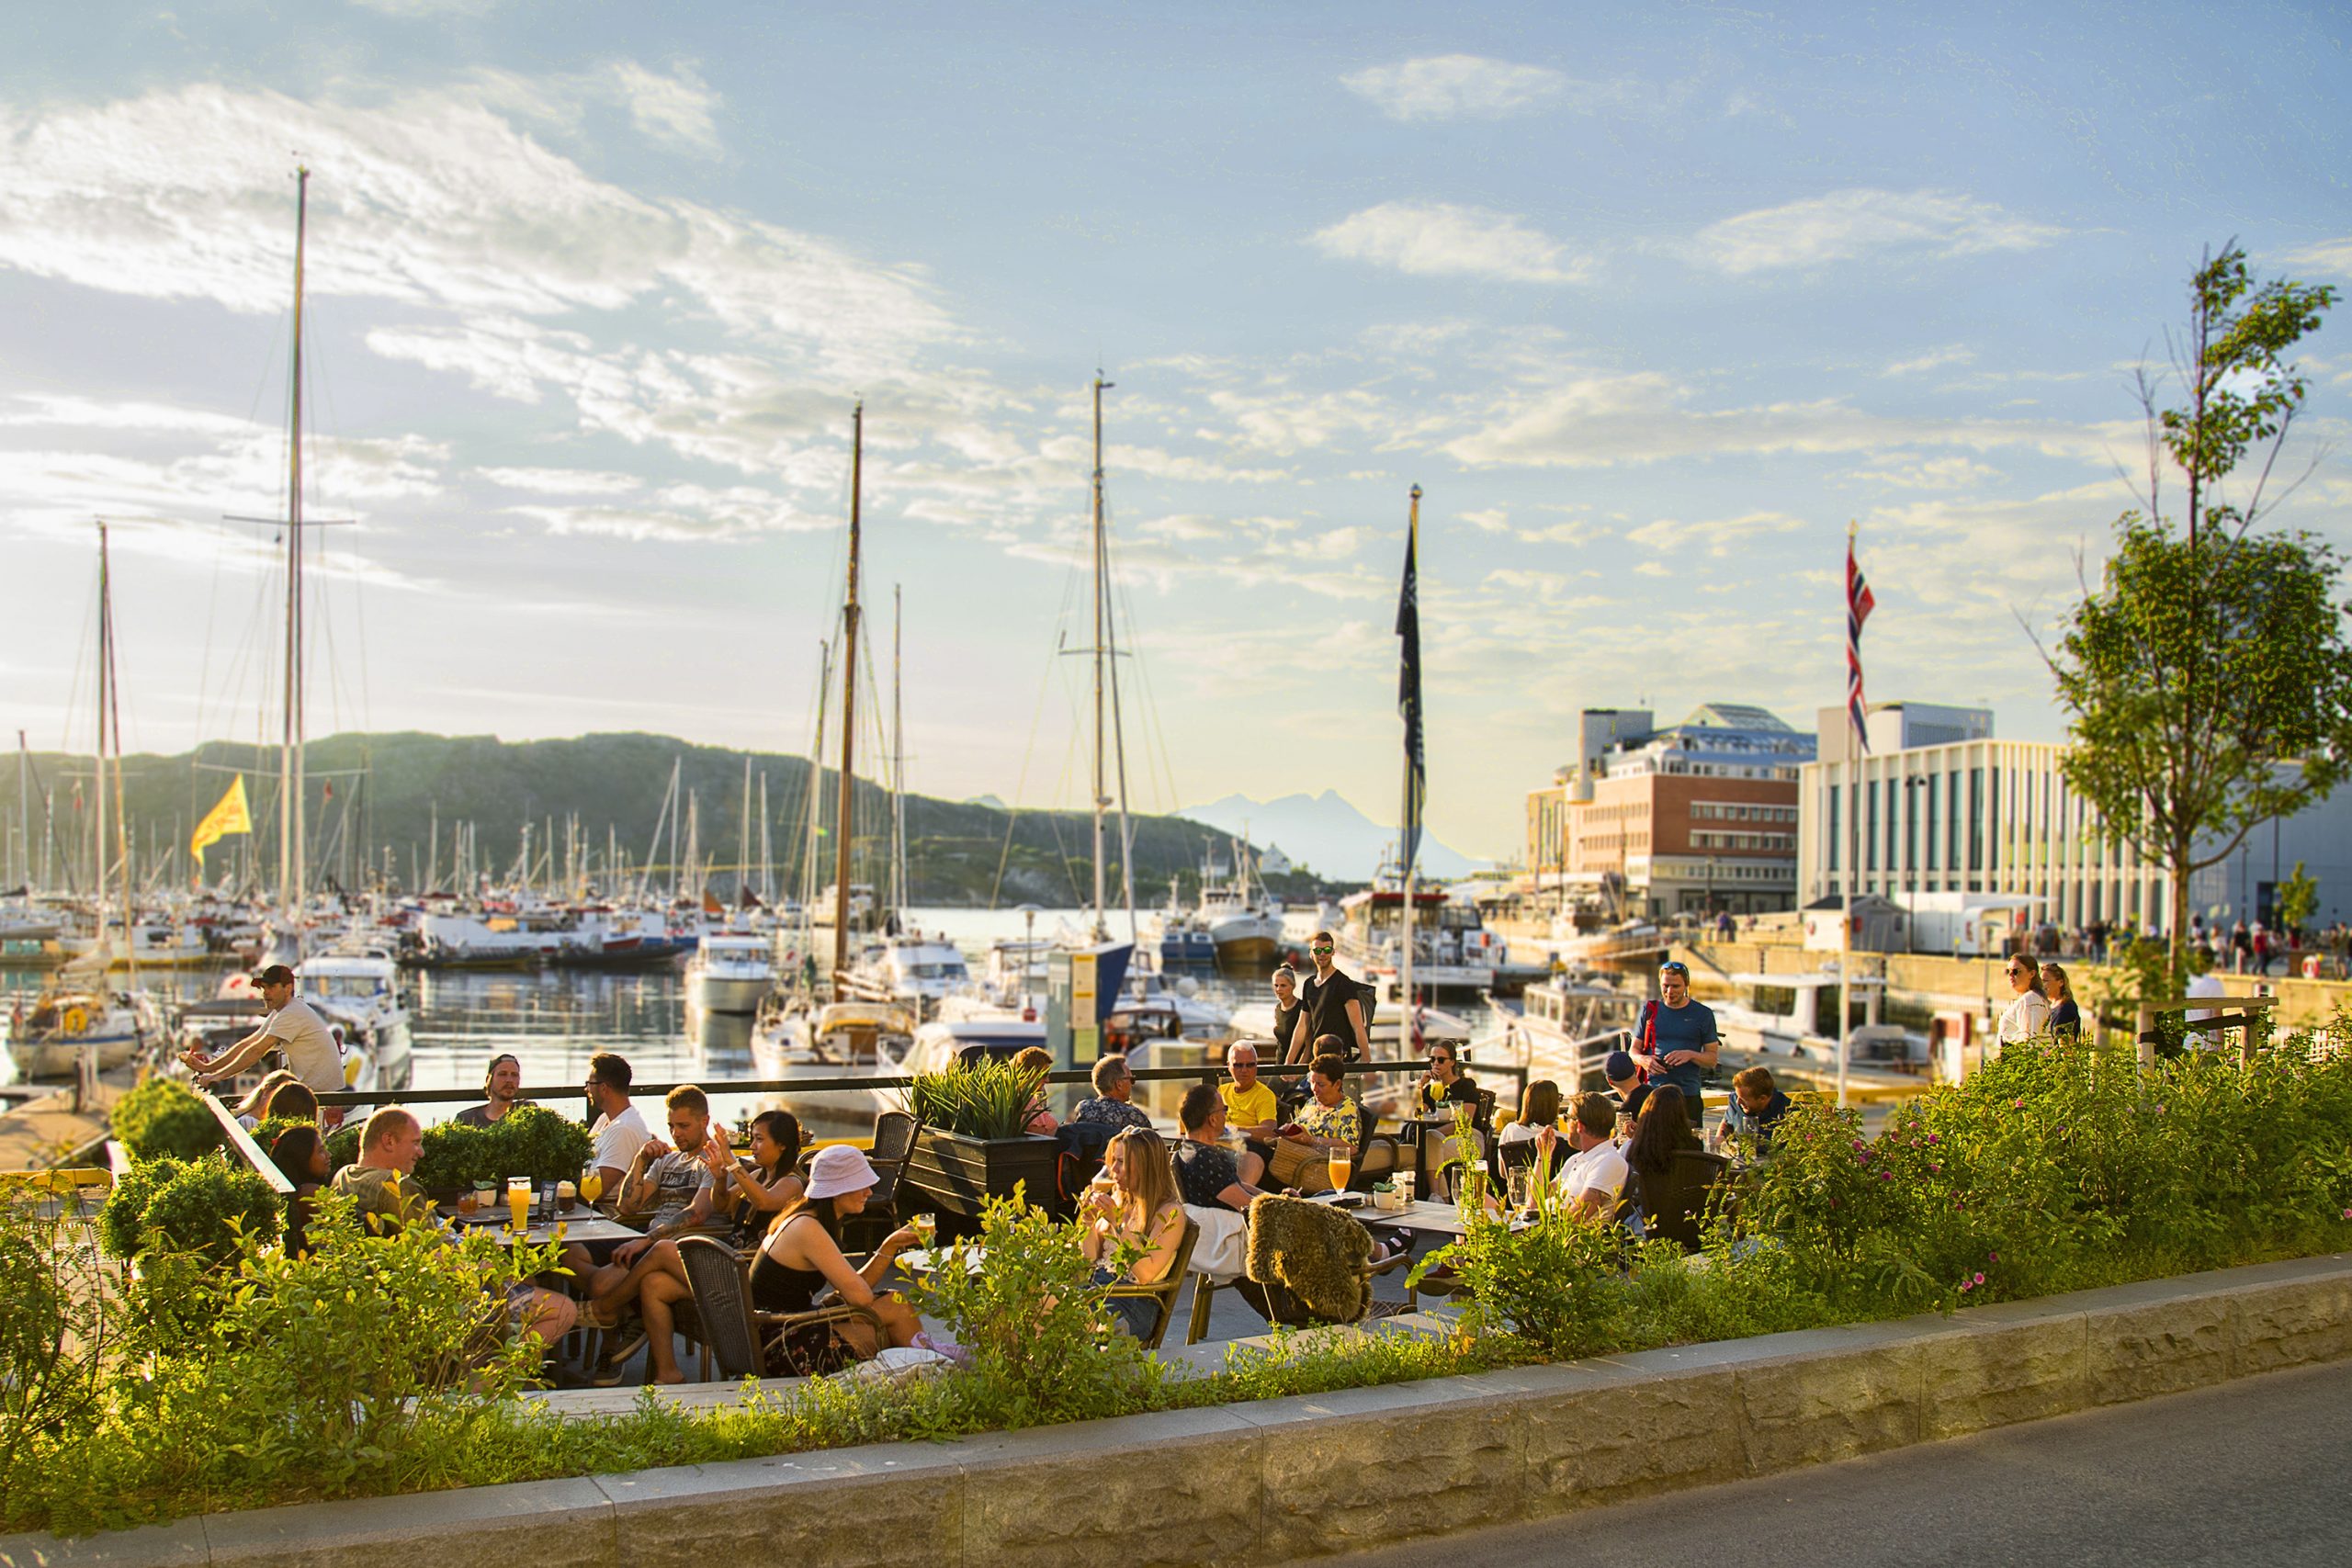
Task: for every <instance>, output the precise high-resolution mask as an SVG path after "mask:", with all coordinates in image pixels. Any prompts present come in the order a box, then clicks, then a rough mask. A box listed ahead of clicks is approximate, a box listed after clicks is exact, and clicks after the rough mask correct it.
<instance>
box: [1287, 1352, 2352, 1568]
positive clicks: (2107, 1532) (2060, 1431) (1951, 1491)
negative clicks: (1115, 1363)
mask: <svg viewBox="0 0 2352 1568" xmlns="http://www.w3.org/2000/svg"><path fill="white" fill-rule="evenodd" d="M2347 1455H2352V1363H2343V1362H2338V1363H2336V1364H2335V1365H2332V1366H2322V1367H2309V1368H2303V1369H2301V1370H2298V1371H2285V1372H2274V1373H2271V1374H2269V1375H2267V1376H2265V1377H2258V1378H2248V1379H2245V1380H2244V1381H2242V1382H2233V1383H2225V1384H2223V1385H2222V1386H2220V1387H2218V1388H2208V1389H2199V1390H2198V1391H2197V1392H2195V1393H2181V1394H2175V1395H2172V1396H2171V1397H2169V1398H2166V1399H2160V1400H2155V1401H2152V1402H2150V1403H2148V1404H2134V1405H2128V1406H2125V1407H2123V1408H2120V1409H2113V1410H2098V1411H2089V1412H2086V1413H2084V1414H2082V1415H2077V1416H2057V1417H2054V1418H2052V1419H2051V1420H2047V1421H2037V1422H2032V1423H2029V1424H2027V1425H2024V1426H2019V1427H2004V1428H2002V1429H2000V1430H1997V1431H1991V1432H1980V1433H1977V1434H1975V1435H1974V1436H1972V1437H1966V1438H1952V1439H1951V1440H1950V1441H1948V1442H1942V1443H1934V1444H1928V1445H1923V1446H1921V1447H1918V1448H1911V1449H1904V1450H1898V1451H1896V1452H1893V1453H1884V1454H1875V1455H1872V1456H1871V1457H1869V1458H1867V1459H1858V1460H1849V1461H1846V1462H1844V1463H1842V1464H1831V1465H1823V1466H1820V1467H1817V1468H1815V1469H1812V1470H1801V1471H1794V1472H1790V1473H1787V1474H1782V1475H1770V1476H1764V1477H1761V1478H1758V1479H1755V1480H1747V1481H1735V1482H1729V1483H1724V1484H1723V1485H1718V1486H1708V1487H1702V1488H1700V1489H1698V1490H1696V1491H1691V1492H1679V1493H1675V1494H1672V1495H1667V1496H1660V1497H1650V1498H1645V1499H1642V1500H1641V1501H1638V1502H1632V1503H1622V1504H1617V1505H1615V1506H1604V1507H1600V1508H1594V1509H1591V1510H1589V1511H1587V1512H1584V1513H1579V1514H1572V1515H1569V1516H1566V1517H1561V1518H1550V1519H1544V1520H1540V1521H1538V1522H1536V1523H1533V1524H1522V1525H1511V1526H1508V1527H1504V1528H1501V1529H1487V1530H1479V1531H1475V1532H1472V1533H1469V1534H1464V1535H1461V1536H1457V1537H1454V1538H1453V1539H1452V1540H1448V1541H1446V1542H1445V1543H1444V1548H1443V1550H1444V1551H1445V1552H1446V1553H1447V1554H1448V1555H1450V1556H1452V1557H1453V1558H1454V1559H1456V1560H1457V1561H1461V1562H1476V1563H1480V1564H1484V1565H1490V1568H1519V1565H1521V1564H1525V1565H1528V1568H1533V1565H1534V1564H1538V1563H1554V1562H1606V1563H1608V1564H1610V1568H1653V1565H1655V1568H1685V1565H1686V1564H1689V1563H1692V1562H1736V1563H1738V1564H1739V1565H1740V1568H1828V1565H1831V1564H1836V1565H1838V1568H1873V1565H1876V1564H1886V1565H1888V1568H1895V1565H1898V1564H1899V1565H1900V1568H1933V1565H1935V1564H1941V1563H1951V1564H1963V1563H1966V1564H1973V1563H1998V1564H2002V1565H2003V1568H2044V1565H2047V1568H2104V1565H2107V1564H2114V1565H2116V1568H2146V1565H2149V1564H2157V1563H2162V1564H2179V1565H2183V1568H2186V1565H2188V1564H2204V1563H2213V1564H2227V1565H2229V1568H2291V1565H2296V1564H2303V1563H2309V1564H2312V1565H2313V1568H2319V1565H2323V1564H2325V1565H2330V1568H2332V1565H2334V1564H2336V1563H2341V1562H2352V1487H2347V1486H2346V1484H2345V1472H2346V1456H2347ZM1430 1554H1431V1547H1430V1543H1429V1542H1427V1541H1415V1542H1413V1543H1412V1544H1410V1545H1408V1546H1399V1547H1394V1548H1390V1549H1387V1550H1385V1551H1371V1552H1363V1553H1360V1554H1358V1555H1355V1556H1351V1557H1345V1558H1337V1559H1331V1558H1326V1559H1323V1560H1322V1561H1324V1562H1344V1563H1349V1564H1352V1565H1355V1568H1419V1565H1420V1564H1423V1563H1426V1562H1429V1561H1430Z"/></svg>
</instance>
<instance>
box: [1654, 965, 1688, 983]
mask: <svg viewBox="0 0 2352 1568" xmlns="http://www.w3.org/2000/svg"><path fill="white" fill-rule="evenodd" d="M1657 972H1658V973H1659V974H1661V975H1679V976H1682V977H1683V978H1684V979H1686V980H1688V979H1689V978H1691V971H1690V970H1689V969H1688V968H1686V967H1684V966H1683V965H1682V964H1659V965H1658V966H1657Z"/></svg>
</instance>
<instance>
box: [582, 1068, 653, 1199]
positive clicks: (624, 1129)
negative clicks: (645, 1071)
mask: <svg viewBox="0 0 2352 1568" xmlns="http://www.w3.org/2000/svg"><path fill="white" fill-rule="evenodd" d="M634 1076H635V1075H634V1074H633V1073H632V1072H631V1070H630V1068H629V1065H628V1057H626V1056H622V1055H616V1053H614V1052H611V1051H599V1052H597V1053H596V1054H595V1055H593V1056H591V1057H589V1058H588V1082H587V1085H586V1092H587V1095H588V1103H589V1105H590V1106H591V1107H592V1108H593V1109H594V1111H595V1112H596V1120H595V1122H594V1124H593V1125H592V1126H590V1127H589V1129H588V1135H589V1136H590V1137H592V1138H594V1139H595V1140H596V1152H595V1153H594V1154H593V1155H591V1156H589V1159H590V1161H591V1163H593V1164H594V1165H595V1167H596V1168H598V1169H599V1170H600V1171H602V1172H603V1174H604V1180H605V1191H606V1192H609V1193H611V1194H612V1195H613V1196H614V1197H615V1198H616V1199H617V1198H618V1197H619V1196H620V1190H621V1183H622V1181H624V1180H625V1179H627V1178H628V1172H629V1166H630V1162H631V1161H633V1160H635V1159H636V1158H637V1151H638V1150H639V1148H640V1147H642V1146H643V1145H644V1144H645V1141H646V1140H647V1139H648V1138H650V1137H651V1136H653V1129H652V1128H650V1127H649V1126H647V1125H646V1124H645V1118H644V1117H643V1116H641V1115H639V1113H638V1109H637V1107H636V1106H634V1105H632V1104H631V1103H629V1098H628V1086H629V1083H630V1081H631V1079H632V1078H633V1077H634Z"/></svg>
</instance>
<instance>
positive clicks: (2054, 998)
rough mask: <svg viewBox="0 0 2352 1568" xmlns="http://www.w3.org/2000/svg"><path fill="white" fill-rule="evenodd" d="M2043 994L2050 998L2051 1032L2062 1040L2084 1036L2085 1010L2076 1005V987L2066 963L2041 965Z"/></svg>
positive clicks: (2077, 1038)
mask: <svg viewBox="0 0 2352 1568" xmlns="http://www.w3.org/2000/svg"><path fill="white" fill-rule="evenodd" d="M2041 994H2042V995H2043V996H2045V997H2048V998H2050V1032H2051V1033H2052V1035H2053V1036H2054V1037H2056V1038H2057V1039H2060V1040H2079V1039H2081V1038H2082V1037H2083V1010H2082V1009H2080V1008H2078V1007H2076V1006H2075V987H2074V986H2073V984H2072V983H2071V982H2069V981H2068V980H2067V978H2066V970H2065V968H2064V965H2062V964H2043V965H2042V966H2041Z"/></svg>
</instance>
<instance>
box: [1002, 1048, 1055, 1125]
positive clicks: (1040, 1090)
mask: <svg viewBox="0 0 2352 1568" xmlns="http://www.w3.org/2000/svg"><path fill="white" fill-rule="evenodd" d="M1012 1065H1013V1066H1016V1067H1019V1068H1020V1069H1021V1070H1022V1071H1023V1072H1024V1073H1035V1074H1036V1075H1037V1092H1036V1093H1035V1095H1033V1096H1032V1097H1031V1098H1030V1100H1029V1120H1028V1121H1027V1122H1024V1123H1023V1126H1022V1131H1023V1132H1025V1133H1033V1134H1036V1135H1038V1136H1039V1137H1046V1138H1050V1137H1052V1136H1053V1135H1054V1134H1055V1133H1056V1132H1057V1131H1058V1130H1059V1129H1060V1127H1061V1123H1060V1122H1057V1121H1056V1120H1055V1118H1054V1113H1053V1112H1052V1111H1049V1110H1047V1109H1046V1074H1047V1073H1050V1072H1052V1071H1053V1070H1054V1054H1053V1053H1052V1052H1051V1051H1048V1050H1046V1048H1045V1047H1044V1046H1042V1045H1024V1046H1023V1047H1022V1048H1021V1050H1020V1052H1019V1053H1018V1054H1017V1055H1014V1056H1013V1058H1012Z"/></svg>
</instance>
